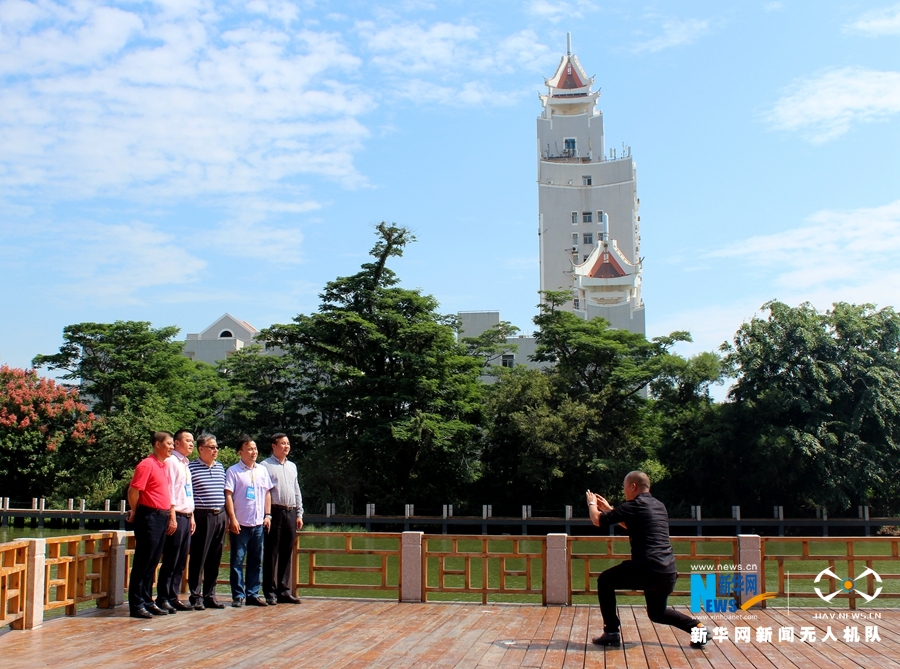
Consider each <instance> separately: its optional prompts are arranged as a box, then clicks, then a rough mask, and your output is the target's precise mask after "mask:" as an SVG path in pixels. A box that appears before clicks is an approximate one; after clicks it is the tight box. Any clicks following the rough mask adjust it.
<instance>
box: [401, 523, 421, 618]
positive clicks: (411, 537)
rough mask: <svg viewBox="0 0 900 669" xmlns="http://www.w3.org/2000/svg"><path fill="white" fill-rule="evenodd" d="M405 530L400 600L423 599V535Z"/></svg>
mask: <svg viewBox="0 0 900 669" xmlns="http://www.w3.org/2000/svg"><path fill="white" fill-rule="evenodd" d="M423 535H424V532H404V533H403V534H402V535H401V537H402V538H401V540H400V601H401V602H421V601H422V536H423Z"/></svg>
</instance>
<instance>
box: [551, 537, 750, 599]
mask: <svg viewBox="0 0 900 669" xmlns="http://www.w3.org/2000/svg"><path fill="white" fill-rule="evenodd" d="M568 546H569V550H568V555H569V573H568V580H569V601H568V603H569V604H572V596H573V595H594V596H596V594H597V576H599V575H600V572H602V571H603V570H604V569H608V568H609V567H612V566H613V565H614V564H616V563H618V562H620V561H622V560H630V559H631V547H630V544H629V543H628V540H627V539H623V538H620V537H569V539H568ZM701 547H702V549H701ZM672 548H673V549H674V551H675V560H676V564H677V563H679V562H680V563H681V564H679V565H678V567H679V572H678V575H679V576H688V575H690V573H691V572H690V571H684V567H687V568H688V569H690V564H685V563H686V562H691V563H694V564H700V563H702V564H712V565H715V567H716V568H718V567H720V566H721V564H722V562H723V561H725V562H726V563H727V564H738V563H739V555H738V540H737V537H672ZM625 594H628V595H640V594H643V593H641V592H638V591H628V592H626V593H625ZM690 594H691V593H690V590H677V589H676V590H675V591H674V592H672V596H674V597H679V596H683V597H687V596H689V595H690Z"/></svg>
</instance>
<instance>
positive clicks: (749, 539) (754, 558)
mask: <svg viewBox="0 0 900 669" xmlns="http://www.w3.org/2000/svg"><path fill="white" fill-rule="evenodd" d="M738 560H739V562H738V564H740V565H741V571H739V572H735V573H737V574H742V575H743V576H745V577H746V576H748V575H750V576H752V575H756V593H755V594H750V595H747V594H745V593H744V591H743V590H742V591H741V593H740V594H739V595H738V602H739V603H740V604H743V603H744V602H746V601H747V600H748V599H750V598H751V597H755V596H756V595H758V594H761V593H762V592H763V590H764V588H765V583H764V581H763V564H762V542H761V540H760V538H759V535H758V534H739V535H738Z"/></svg>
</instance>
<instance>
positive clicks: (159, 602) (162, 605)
mask: <svg viewBox="0 0 900 669" xmlns="http://www.w3.org/2000/svg"><path fill="white" fill-rule="evenodd" d="M156 605H157V606H158V607H159V608H161V609H162V610H163V611H165V612H166V613H178V611H177V610H176V609H175V607H174V606H172V605H171V604H169V602H167V601H166V600H164V599H158V600H156Z"/></svg>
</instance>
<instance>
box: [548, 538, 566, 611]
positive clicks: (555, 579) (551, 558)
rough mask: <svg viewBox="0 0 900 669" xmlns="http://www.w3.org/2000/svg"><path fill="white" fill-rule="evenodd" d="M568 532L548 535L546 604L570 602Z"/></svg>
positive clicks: (557, 604)
mask: <svg viewBox="0 0 900 669" xmlns="http://www.w3.org/2000/svg"><path fill="white" fill-rule="evenodd" d="M568 539H569V536H568V535H567V534H548V535H547V578H546V580H545V581H544V604H545V605H547V606H554V605H555V606H566V605H567V604H568V603H569V561H568V550H569V546H568Z"/></svg>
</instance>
